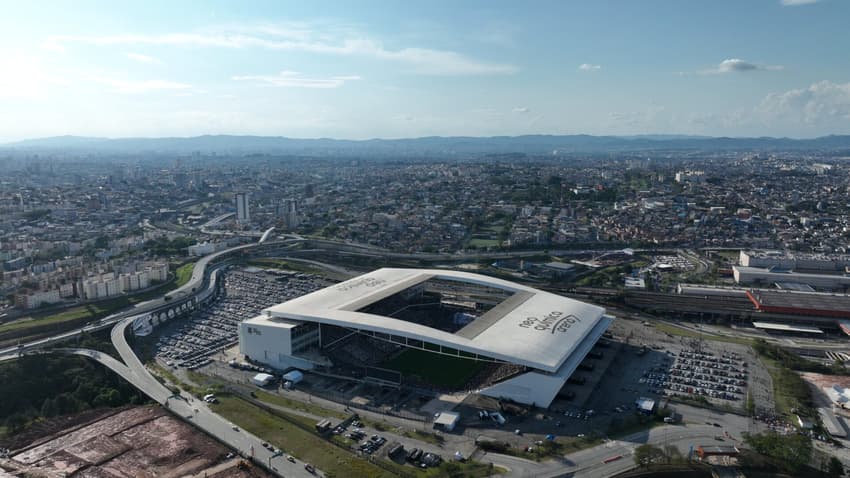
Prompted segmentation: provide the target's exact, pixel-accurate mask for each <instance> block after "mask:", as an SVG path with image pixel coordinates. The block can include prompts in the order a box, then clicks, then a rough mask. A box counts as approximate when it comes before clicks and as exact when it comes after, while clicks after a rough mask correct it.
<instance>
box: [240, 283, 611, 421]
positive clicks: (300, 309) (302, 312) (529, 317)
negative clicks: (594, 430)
mask: <svg viewBox="0 0 850 478" xmlns="http://www.w3.org/2000/svg"><path fill="white" fill-rule="evenodd" d="M612 320H613V318H612V317H610V316H608V315H606V314H605V309H603V308H601V307H598V306H595V305H591V304H586V303H583V302H579V301H576V300H572V299H569V298H566V297H562V296H558V295H555V294H551V293H548V292H543V291H539V290H536V289H533V288H530V287H526V286H523V285H520V284H516V283H512V282H509V281H505V280H501V279H496V278H492V277H487V276H483V275H478V274H472V273H467V272H458V271H450V270H431V269H391V268H384V269H378V270H376V271H373V272H370V273H368V274H365V275H362V276H359V277H356V278H354V279H351V280H348V281H346V282H342V283H340V284H336V285H334V286H331V287H328V288H325V289H322V290H319V291H316V292H313V293H311V294H307V295H304V296H302V297H299V298H296V299H293V300H290V301H288V302H285V303H282V304H279V305H276V306H273V307H270V308H268V309H265V310H264V311H263V313H262V315H260V316H258V317H255V318H253V319H249V320H246V321H244V322H242V323H241V324H240V328H239V347H240V353H241V354H243V355H244V356H245V357H246V358H248V359H250V360H252V361H255V362H259V363H264V364H267V365H269V366H271V367H273V368H276V369H281V370H283V369H287V368H291V367H297V368H301V369H306V370H310V369H315V370H322V371H333V373H335V374H344V375H346V376H352V377H356V378H358V379H362V380H365V381H370V382H373V383H376V384H379V385H384V386H402V385H406V386H414V387H419V388H429V389H438V390H441V391H446V392H457V391H466V392H478V393H481V394H482V395H487V396H491V397H495V398H500V399H511V400H514V401H516V402H519V403H524V404H534V405H537V406H542V407H548V406H549V404H550V403H551V402H552V400H554V398H555V397H556V396H557V394H558V392H559V391H560V390H561V388H562V387H563V386H564V384H565V383H566V381H567V379H568V378H569V377H570V375H572V373H573V372H574V371H575V370H576V368H577V367H578V366H579V364H580V363H581V362H582V360H584V358H585V356H586V355H587V353H588V352H589V351H590V350H591V348H592V347H593V346H594V345H595V343H596V341H597V340H598V339H599V338H600V337H601V336H602V334H603V333H604V332H605V330H606V329H607V328H608V326H609V325H610V324H611V322H612Z"/></svg>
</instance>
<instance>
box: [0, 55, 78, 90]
mask: <svg viewBox="0 0 850 478" xmlns="http://www.w3.org/2000/svg"><path fill="white" fill-rule="evenodd" d="M0 65H3V73H2V74H0V98H17V99H22V98H38V97H42V96H44V94H45V93H46V92H47V90H48V89H49V88H50V87H51V86H56V85H65V84H67V83H68V80H67V79H66V78H64V77H63V76H60V75H56V74H54V73H52V72H50V71H48V70H47V69H46V68H44V66H43V65H42V63H41V60H40V59H39V58H38V57H35V56H31V55H23V54H19V53H15V52H4V51H2V50H0Z"/></svg>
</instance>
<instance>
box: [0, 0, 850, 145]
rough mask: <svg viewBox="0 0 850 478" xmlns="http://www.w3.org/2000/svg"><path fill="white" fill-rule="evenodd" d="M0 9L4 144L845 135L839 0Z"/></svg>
mask: <svg viewBox="0 0 850 478" xmlns="http://www.w3.org/2000/svg"><path fill="white" fill-rule="evenodd" d="M0 8H2V11H3V12H4V13H3V14H2V15H0V61H2V62H3V65H4V67H3V68H2V69H0V141H11V140H17V139H23V138H30V137H39V136H51V135H64V134H74V135H86V136H109V137H126V136H192V135H199V134H257V135H280V136H291V137H335V138H354V139H362V138H374V137H383V138H397V137H415V136H429V135H443V136H450V135H474V136H489V135H519V134H534V133H543V134H578V133H588V134H642V133H681V134H707V135H728V136H753V135H771V136H792V137H812V136H818V135H825V134H848V133H850V34H848V33H847V31H848V27H847V20H848V19H850V2H848V1H846V0H820V1H817V0H745V1H741V0H735V1H731V0H730V1H724V0H704V1H696V0H640V1H637V0H620V1H616V0H609V1H604V2H603V1H578V0H562V1H552V2H544V1H533V2H516V1H514V2H499V1H464V2H457V1H435V0H429V1H427V2H408V1H383V2H378V1H351V0H348V1H339V2H319V1H316V2H312V1H311V2H303V1H301V2H280V1H270V2H250V1H241V2H233V1H203V2H200V1H199V2H189V1H179V2H174V1H170V2H157V1H145V2H119V1H82V0H77V1H73V2H72V1H68V2H62V1H53V2H40V3H38V2H19V1H12V0H8V1H4V0H0Z"/></svg>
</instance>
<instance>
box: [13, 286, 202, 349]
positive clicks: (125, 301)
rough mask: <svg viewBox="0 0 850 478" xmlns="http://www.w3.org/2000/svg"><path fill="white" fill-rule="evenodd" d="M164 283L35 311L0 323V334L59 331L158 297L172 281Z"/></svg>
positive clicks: (18, 335)
mask: <svg viewBox="0 0 850 478" xmlns="http://www.w3.org/2000/svg"><path fill="white" fill-rule="evenodd" d="M190 275H191V272H190ZM165 284H167V285H164V286H162V287H158V288H156V289H154V290H151V291H148V292H145V293H143V294H138V295H132V296H124V297H116V298H114V299H109V300H103V301H99V302H94V303H91V304H85V305H80V306H77V307H71V308H69V309H65V310H63V311H61V312H56V313H50V312H47V313H35V314H33V315H32V316H31V317H25V318H23V319H19V320H15V321H13V322H9V323H7V324H3V325H0V336H2V335H3V334H10V335H12V336H13V337H24V336H26V335H27V329H33V331H32V332H31V333H32V334H37V333H40V332H44V331H45V329H48V328H49V329H50V331H51V332H61V331H62V328H61V327H59V326H61V325H68V326H76V325H81V324H84V323H86V322H90V321H92V320H95V319H100V318H103V317H106V316H108V315H110V314H112V313H114V312H117V311H119V310H121V309H124V308H126V307H129V306H131V305H133V304H137V303H139V302H143V301H146V300H150V299H153V298H155V297H159V296H160V295H162V294H163V293H164V292H165V291H167V290H169V287H171V286H172V285H173V284H174V282H173V281H171V282H167V283H165ZM51 326H56V327H51ZM12 333H16V334H12Z"/></svg>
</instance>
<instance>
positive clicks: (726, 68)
mask: <svg viewBox="0 0 850 478" xmlns="http://www.w3.org/2000/svg"><path fill="white" fill-rule="evenodd" d="M783 68H785V67H783V66H781V65H759V64H757V63H751V62H749V61H746V60H742V59H740V58H727V59H725V60H723V61H721V62H720V63H719V64H718V65H717V66H716V67H714V68H710V69H707V70H702V71H700V73H701V74H704V75H724V74H727V73H745V72H748V71H758V70H770V71H776V70H782V69H783Z"/></svg>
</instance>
